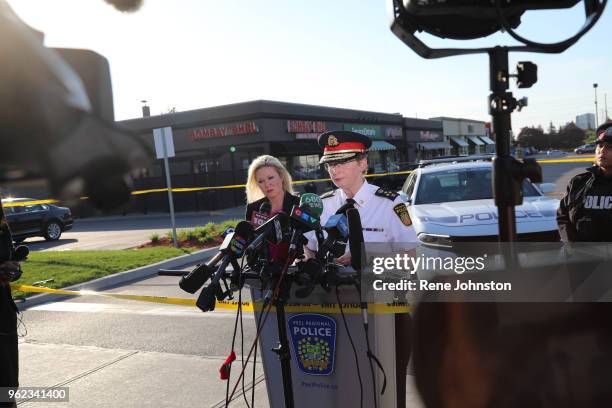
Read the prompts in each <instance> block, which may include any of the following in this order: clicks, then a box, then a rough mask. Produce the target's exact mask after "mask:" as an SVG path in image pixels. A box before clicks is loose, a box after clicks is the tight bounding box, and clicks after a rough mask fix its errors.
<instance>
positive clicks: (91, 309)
mask: <svg viewBox="0 0 612 408" xmlns="http://www.w3.org/2000/svg"><path fill="white" fill-rule="evenodd" d="M28 310H30V311H33V310H38V311H46V312H73V313H117V314H132V315H148V316H188V317H213V318H231V319H234V318H235V317H236V314H235V312H227V311H221V310H220V311H214V312H207V313H203V312H201V311H200V310H199V309H197V308H195V307H194V308H186V307H180V306H172V307H146V306H144V307H143V306H134V305H132V306H130V307H126V306H125V305H118V304H105V303H80V302H55V303H45V304H42V305H39V306H34V307H32V308H30V309H28ZM244 318H246V319H253V315H252V314H250V313H245V314H244Z"/></svg>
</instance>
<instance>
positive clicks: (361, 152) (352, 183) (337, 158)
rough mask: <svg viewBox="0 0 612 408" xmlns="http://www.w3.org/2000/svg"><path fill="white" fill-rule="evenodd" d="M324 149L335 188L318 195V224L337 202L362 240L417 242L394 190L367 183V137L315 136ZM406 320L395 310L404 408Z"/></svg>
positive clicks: (346, 134) (346, 133)
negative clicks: (350, 214) (350, 211)
mask: <svg viewBox="0 0 612 408" xmlns="http://www.w3.org/2000/svg"><path fill="white" fill-rule="evenodd" d="M318 142H319V146H321V148H322V149H323V157H322V158H321V160H320V163H321V164H324V165H325V168H326V169H327V171H328V172H329V175H330V177H331V179H332V182H333V183H334V185H336V186H337V187H338V189H336V190H333V191H330V192H329V193H326V194H323V195H322V196H321V199H322V201H323V213H322V214H321V219H320V220H321V225H325V223H326V222H327V220H328V218H329V217H330V216H331V215H333V214H335V213H336V211H337V210H338V209H340V208H341V207H342V206H346V207H345V208H347V207H353V208H356V209H357V210H358V211H359V215H360V217H361V225H362V228H363V238H364V242H366V243H368V242H398V243H400V242H401V243H408V242H416V233H415V230H414V227H412V222H411V221H410V216H409V215H408V210H407V207H406V204H405V203H404V202H403V201H402V199H401V198H400V197H399V195H398V194H397V193H395V192H393V191H388V190H384V189H382V188H379V187H377V186H375V185H372V184H370V183H368V182H367V181H366V179H365V175H366V173H367V169H368V156H367V151H368V149H369V148H370V146H371V145H372V141H371V140H370V139H369V138H368V137H367V136H364V135H362V134H359V133H355V132H351V131H346V130H338V131H331V132H327V133H323V134H322V135H320V136H319V140H318ZM307 249H308V250H309V251H312V252H314V251H315V250H316V240H315V239H314V238H312V239H310V240H309V242H308V247H307ZM337 262H338V263H341V264H343V265H349V264H350V262H351V254H350V252H346V253H345V254H344V255H343V256H341V257H340V258H338V259H337ZM410 329H411V318H410V315H409V314H397V315H396V319H395V335H396V360H397V365H396V387H397V395H398V407H399V408H403V407H405V398H406V368H407V366H408V360H409V359H410V349H411V332H410Z"/></svg>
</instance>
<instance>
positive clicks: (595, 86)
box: [593, 84, 599, 129]
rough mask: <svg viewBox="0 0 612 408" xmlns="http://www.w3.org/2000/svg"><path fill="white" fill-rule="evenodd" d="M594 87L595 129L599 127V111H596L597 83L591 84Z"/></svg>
mask: <svg viewBox="0 0 612 408" xmlns="http://www.w3.org/2000/svg"><path fill="white" fill-rule="evenodd" d="M593 89H595V129H597V128H598V127H599V112H598V111H597V84H593Z"/></svg>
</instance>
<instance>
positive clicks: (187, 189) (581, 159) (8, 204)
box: [2, 156, 595, 207]
mask: <svg viewBox="0 0 612 408" xmlns="http://www.w3.org/2000/svg"><path fill="white" fill-rule="evenodd" d="M594 160H595V159H594V158H593V157H592V156H591V157H576V158H571V159H543V160H537V162H538V163H542V164H548V163H582V162H584V163H587V162H593V161H594ZM413 171H414V170H404V171H396V172H390V173H379V174H368V175H366V177H368V178H374V177H383V176H394V175H407V174H410V173H412V172H413ZM327 181H331V179H329V178H324V179H312V180H299V181H294V182H293V184H295V185H300V184H307V183H322V182H327ZM244 187H245V185H244V184H231V185H227V186H208V187H178V188H173V189H172V190H171V191H172V192H173V193H188V192H194V191H208V190H227V189H232V188H244ZM167 191H168V189H167V188H153V189H149V190H138V191H132V195H143V194H152V193H164V192H167ZM88 198H89V197H81V198H80V199H81V200H87V199H88ZM58 202H59V201H58V200H54V199H48V200H32V201H15V202H11V201H8V200H7V201H3V202H2V206H3V207H19V206H26V205H35V204H57V203H58Z"/></svg>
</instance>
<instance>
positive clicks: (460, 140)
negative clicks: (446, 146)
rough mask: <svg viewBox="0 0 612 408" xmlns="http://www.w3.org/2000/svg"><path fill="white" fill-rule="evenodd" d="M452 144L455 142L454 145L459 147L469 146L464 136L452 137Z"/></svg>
mask: <svg viewBox="0 0 612 408" xmlns="http://www.w3.org/2000/svg"><path fill="white" fill-rule="evenodd" d="M450 140H451V142H453V143H454V144H456V145H457V146H459V147H467V146H468V144H467V142H466V141H465V139H464V138H463V137H462V136H451V137H450Z"/></svg>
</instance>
